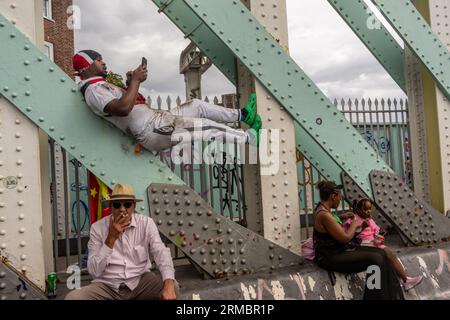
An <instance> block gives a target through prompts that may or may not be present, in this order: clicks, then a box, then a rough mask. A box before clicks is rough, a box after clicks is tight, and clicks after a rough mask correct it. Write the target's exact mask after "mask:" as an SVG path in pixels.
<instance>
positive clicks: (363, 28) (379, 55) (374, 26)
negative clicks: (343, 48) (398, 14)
mask: <svg viewBox="0 0 450 320" xmlns="http://www.w3.org/2000/svg"><path fill="white" fill-rule="evenodd" d="M327 1H328V2H329V3H330V5H331V6H332V7H333V8H334V9H335V10H336V12H337V13H339V15H340V16H341V17H342V19H343V20H344V21H345V22H346V23H347V24H348V26H349V27H350V28H351V29H352V30H353V32H354V33H355V34H356V35H357V36H358V38H359V39H360V40H361V41H362V42H363V43H364V45H365V46H366V47H367V49H369V51H370V52H371V53H372V54H373V56H374V57H375V58H376V59H377V60H378V62H379V63H380V64H381V65H382V66H383V67H384V68H385V69H386V71H387V72H388V73H389V75H390V76H391V77H392V79H393V80H394V81H395V82H396V83H397V84H398V86H399V87H400V88H401V89H402V90H403V91H404V92H406V80H405V55H404V50H403V49H402V47H401V46H400V45H399V44H398V43H397V41H396V40H395V39H394V37H393V36H392V35H391V34H390V33H389V31H388V30H387V29H386V28H385V27H384V26H383V25H382V24H381V22H380V21H379V20H378V19H377V18H376V17H375V14H374V12H373V11H372V10H371V9H370V7H369V6H368V5H367V4H366V3H365V2H364V1H363V0H353V1H349V0H327Z"/></svg>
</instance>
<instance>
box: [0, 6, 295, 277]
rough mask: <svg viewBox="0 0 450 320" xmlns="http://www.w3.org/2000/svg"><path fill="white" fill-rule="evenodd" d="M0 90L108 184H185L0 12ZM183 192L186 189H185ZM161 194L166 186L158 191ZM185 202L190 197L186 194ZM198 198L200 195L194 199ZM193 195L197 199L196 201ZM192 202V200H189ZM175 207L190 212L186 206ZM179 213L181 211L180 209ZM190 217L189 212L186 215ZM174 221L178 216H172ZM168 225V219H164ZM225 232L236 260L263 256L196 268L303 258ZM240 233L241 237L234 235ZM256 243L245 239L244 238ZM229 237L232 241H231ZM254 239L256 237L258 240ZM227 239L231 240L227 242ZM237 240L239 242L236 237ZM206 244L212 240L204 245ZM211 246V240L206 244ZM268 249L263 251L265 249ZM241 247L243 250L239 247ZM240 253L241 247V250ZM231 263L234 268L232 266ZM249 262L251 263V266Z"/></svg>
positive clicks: (262, 265) (140, 192)
mask: <svg viewBox="0 0 450 320" xmlns="http://www.w3.org/2000/svg"><path fill="white" fill-rule="evenodd" d="M0 43H1V44H2V50H0V94H1V96H2V97H4V98H5V99H7V100H8V101H9V102H10V103H11V104H12V105H13V106H15V107H16V108H17V109H18V110H20V111H21V112H22V113H23V114H24V115H25V116H27V117H28V118H29V119H30V120H31V121H32V122H33V123H34V124H36V125H37V126H38V127H39V128H41V129H42V130H43V131H44V132H45V133H47V134H48V135H49V136H50V137H52V138H53V139H54V140H55V141H56V142H57V143H58V144H59V145H61V146H62V147H63V148H64V149H66V150H67V151H68V152H70V153H71V154H72V156H73V157H75V158H76V159H78V160H79V161H80V162H81V163H82V164H83V165H84V166H85V167H86V168H88V169H89V170H90V171H91V172H93V173H94V174H95V175H97V176H98V177H99V178H100V179H102V180H103V181H104V182H105V184H107V185H108V186H109V187H112V186H114V185H115V184H116V183H119V182H122V183H124V182H129V183H132V184H133V186H134V189H135V191H136V196H137V197H138V198H141V199H145V198H147V197H146V196H147V189H148V187H149V185H152V186H155V188H156V186H158V185H167V186H172V187H174V186H180V187H181V186H183V185H184V182H183V181H182V180H181V179H180V178H179V177H177V176H176V175H175V174H174V173H173V172H172V171H170V169H169V168H168V167H167V166H166V165H165V164H163V163H161V162H160V161H159V160H158V158H157V157H156V156H155V155H153V154H152V153H150V152H147V151H145V152H143V153H141V154H139V155H136V154H135V153H134V152H133V149H134V144H135V143H134V141H133V140H132V139H130V138H129V137H127V136H126V135H125V134H123V133H121V132H120V131H119V130H118V129H117V128H115V127H114V126H113V125H111V124H110V123H109V122H107V121H105V120H103V119H101V118H100V117H98V116H96V115H94V113H93V112H91V111H90V110H89V108H88V107H87V106H86V104H85V102H84V101H83V98H82V95H81V94H80V92H79V90H78V89H77V87H76V84H75V83H74V81H73V80H72V79H70V78H69V77H68V76H67V75H66V74H65V73H64V72H63V71H62V70H61V69H59V68H58V66H56V65H55V64H54V63H53V62H52V61H50V60H49V59H48V58H47V57H45V56H44V55H43V53H42V52H41V51H40V50H39V49H38V48H36V46H35V45H34V44H33V43H32V42H31V41H30V40H29V39H27V38H26V37H25V35H24V34H22V33H21V32H20V31H19V30H18V29H17V28H16V27H15V26H14V25H13V24H12V23H11V22H10V21H8V20H7V19H6V18H5V17H3V16H2V15H1V14H0ZM184 190H187V191H188V193H190V194H191V197H193V198H192V199H194V198H195V197H196V195H195V192H194V191H193V190H191V191H189V188H186V187H184ZM185 192H186V191H185ZM162 193H164V188H163V190H162ZM185 196H186V199H185V201H186V202H188V201H191V200H189V197H188V196H187V193H186V194H185ZM197 198H198V197H197ZM197 198H195V199H196V200H195V201H199V200H198V199H197ZM192 202H194V201H193V200H192ZM201 205H202V206H203V208H204V209H205V210H208V214H207V215H206V216H207V219H208V220H211V219H213V220H214V219H216V221H217V219H221V218H222V217H221V216H220V215H217V214H215V213H214V209H213V208H211V207H209V206H208V205H207V204H204V203H202V204H201ZM150 210H152V207H150V206H147V205H146V204H145V203H143V204H142V205H140V206H139V207H138V208H137V211H139V212H140V213H144V214H148V213H149V212H150ZM179 210H186V211H189V210H188V209H187V208H186V207H182V208H180V209H179ZM182 213H183V212H182ZM186 214H187V215H188V216H189V212H187V213H186ZM172 219H177V217H176V216H174V217H173V218H172ZM190 219H191V220H192V223H193V224H195V225H196V224H203V222H204V220H205V219H206V217H201V215H200V214H197V215H196V216H193V217H190ZM167 223H168V224H169V223H170V221H167ZM226 226H227V229H226V232H227V234H229V235H235V236H234V239H238V237H239V235H240V237H241V238H242V239H238V240H242V241H241V242H242V244H245V246H246V249H245V250H244V251H242V253H240V256H239V258H240V259H244V260H245V257H246V253H245V251H246V250H248V251H249V252H261V251H264V253H265V254H264V255H262V256H261V257H260V259H257V260H255V261H254V262H252V263H251V264H244V263H239V264H238V265H237V266H234V265H233V261H234V260H232V259H228V260H227V263H226V264H224V263H222V264H223V268H222V269H221V270H219V272H218V273H217V274H216V273H214V271H215V269H213V263H212V261H208V262H207V263H205V264H203V263H200V266H199V267H200V268H201V269H202V270H203V272H205V273H206V274H208V275H210V276H212V277H218V276H223V275H236V274H242V273H248V272H254V271H259V270H270V269H276V268H279V267H282V266H286V265H289V264H293V263H294V264H297V263H301V257H299V256H297V255H295V254H293V253H292V252H290V251H289V250H287V249H284V248H281V247H280V246H278V245H276V244H274V243H272V242H270V241H268V240H266V239H264V238H262V237H261V236H259V235H257V234H255V233H254V232H252V231H250V230H247V231H246V233H245V235H244V233H243V232H242V227H241V226H239V225H237V224H236V223H234V222H231V221H229V222H227V223H226ZM160 230H163V234H164V235H165V236H166V237H167V238H168V239H169V240H171V241H172V242H173V243H174V244H175V245H177V246H178V247H179V248H180V249H181V250H182V251H183V252H184V253H185V254H186V256H188V257H190V258H192V261H196V257H195V256H193V254H192V253H191V251H190V250H189V249H191V248H187V247H183V246H182V243H180V242H179V241H177V239H178V238H180V236H181V235H180V233H181V231H180V232H176V233H174V234H172V233H165V232H164V230H165V229H160ZM237 234H239V235H237ZM221 238H223V235H221V234H220V233H219V232H216V238H211V239H209V240H212V241H213V243H212V244H215V240H217V243H219V241H223V240H220V239H221ZM247 238H248V239H250V238H251V239H255V241H247V240H248V239H247ZM234 239H233V242H234ZM195 240H198V241H199V242H198V243H194V245H196V246H202V245H203V244H204V242H203V240H204V239H203V238H199V239H195ZM256 240H257V241H256ZM229 241H231V240H229ZM238 242H239V241H238ZM208 244H210V243H208ZM210 245H211V244H210ZM263 248H267V250H263ZM240 250H241V249H240ZM239 252H240V251H239ZM270 252H273V253H276V254H277V256H282V257H283V260H281V259H279V261H278V260H277V261H273V260H272V259H271V258H270V255H271V253H270ZM232 265H233V268H231V266H232ZM248 265H250V266H252V267H251V268H249V267H248Z"/></svg>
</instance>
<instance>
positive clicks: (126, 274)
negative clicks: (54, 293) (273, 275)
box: [66, 184, 178, 300]
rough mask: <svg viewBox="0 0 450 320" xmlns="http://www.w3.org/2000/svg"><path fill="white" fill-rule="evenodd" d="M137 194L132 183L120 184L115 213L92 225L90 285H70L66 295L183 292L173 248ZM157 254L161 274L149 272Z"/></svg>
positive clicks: (168, 296) (169, 295) (167, 295)
mask: <svg viewBox="0 0 450 320" xmlns="http://www.w3.org/2000/svg"><path fill="white" fill-rule="evenodd" d="M139 201H142V200H140V199H136V197H135V195H134V193H133V189H132V188H131V186H130V185H127V184H117V185H116V186H115V187H114V190H113V191H112V193H111V197H110V199H108V200H104V202H107V203H110V204H111V212H112V214H111V215H110V216H108V217H105V218H103V219H101V220H99V221H97V222H96V223H94V224H93V225H92V227H91V231H90V238H89V243H88V248H89V257H88V271H89V274H90V275H91V276H92V278H93V281H92V283H91V284H90V285H88V286H86V287H83V288H81V289H77V290H73V291H71V292H70V293H69V294H68V295H67V296H66V300H130V299H137V300H153V299H162V300H174V299H176V297H177V295H178V292H177V291H178V285H177V283H176V282H175V270H174V267H173V262H172V257H171V255H170V249H169V248H167V247H166V246H165V245H164V243H163V242H162V241H161V237H160V236H159V232H158V229H157V227H156V224H155V222H154V221H153V219H151V218H149V217H147V216H144V215H142V214H137V213H135V208H136V202H139ZM150 254H151V255H152V256H153V258H154V260H155V262H156V265H157V266H158V268H159V271H160V273H161V275H156V274H154V273H152V272H150V267H151V264H150V260H149V255H150Z"/></svg>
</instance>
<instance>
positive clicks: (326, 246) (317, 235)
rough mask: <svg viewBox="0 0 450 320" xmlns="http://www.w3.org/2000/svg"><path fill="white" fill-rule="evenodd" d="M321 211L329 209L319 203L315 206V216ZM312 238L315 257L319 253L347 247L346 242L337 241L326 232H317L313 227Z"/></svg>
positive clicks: (322, 253) (333, 251)
mask: <svg viewBox="0 0 450 320" xmlns="http://www.w3.org/2000/svg"><path fill="white" fill-rule="evenodd" d="M322 211H325V212H329V210H327V209H326V208H325V207H324V206H323V205H321V204H319V205H318V206H317V207H316V214H315V216H316V218H317V215H318V214H319V213H320V212H322ZM313 240H314V250H315V255H316V258H317V257H320V256H321V255H330V254H336V253H339V252H342V251H343V250H345V249H346V247H347V244H345V243H341V242H339V241H337V240H336V239H335V238H333V236H332V235H331V234H329V233H328V232H319V231H317V230H316V228H315V227H314V232H313Z"/></svg>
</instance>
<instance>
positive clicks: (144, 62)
mask: <svg viewBox="0 0 450 320" xmlns="http://www.w3.org/2000/svg"><path fill="white" fill-rule="evenodd" d="M141 65H143V66H147V59H146V58H145V57H142V63H141Z"/></svg>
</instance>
